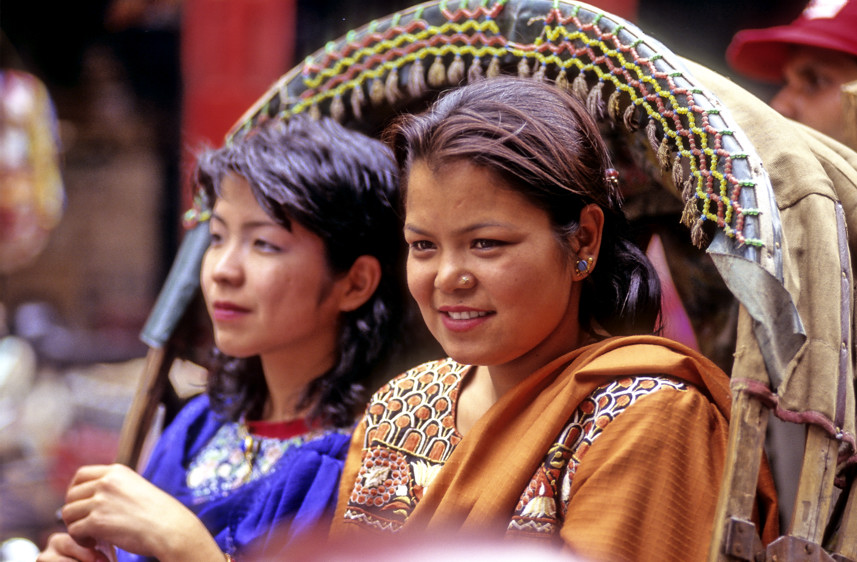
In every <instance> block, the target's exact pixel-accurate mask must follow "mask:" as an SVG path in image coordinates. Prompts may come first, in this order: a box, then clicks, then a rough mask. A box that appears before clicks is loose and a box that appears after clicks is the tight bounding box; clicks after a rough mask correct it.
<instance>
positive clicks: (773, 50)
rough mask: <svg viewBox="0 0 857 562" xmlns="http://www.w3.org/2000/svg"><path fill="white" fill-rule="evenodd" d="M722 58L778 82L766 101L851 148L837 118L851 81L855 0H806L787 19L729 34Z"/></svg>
mask: <svg viewBox="0 0 857 562" xmlns="http://www.w3.org/2000/svg"><path fill="white" fill-rule="evenodd" d="M726 60H727V61H728V63H729V64H730V65H731V66H732V68H734V69H735V70H736V71H738V72H740V73H742V74H744V75H746V76H748V77H750V78H755V79H758V80H763V81H768V82H775V83H783V84H784V85H783V86H782V88H781V89H780V91H779V92H778V93H777V94H776V95H775V96H774V98H773V99H772V100H771V106H772V107H773V108H774V109H776V110H777V111H779V112H780V113H782V114H783V115H785V116H786V117H790V118H792V119H795V120H796V121H800V122H801V123H803V124H805V125H808V126H810V127H812V128H814V129H816V130H818V131H821V132H822V133H824V134H826V135H828V136H830V137H833V138H834V139H836V140H838V141H840V142H843V143H846V144H849V145H851V148H854V149H857V132H855V131H850V130H849V128H854V127H857V124H855V123H850V121H849V120H847V119H844V118H843V102H842V87H843V85H845V84H848V83H849V82H853V81H857V0H811V1H810V3H809V4H808V5H807V6H806V8H804V10H803V12H801V14H800V16H798V18H797V19H795V20H794V21H793V22H791V23H790V24H788V25H781V26H777V27H769V28H766V29H745V30H742V31H739V32H738V33H736V34H735V36H734V37H733V39H732V42H731V43H730V44H729V47H728V48H727V50H726Z"/></svg>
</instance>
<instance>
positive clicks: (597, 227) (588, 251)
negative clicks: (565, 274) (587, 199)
mask: <svg viewBox="0 0 857 562" xmlns="http://www.w3.org/2000/svg"><path fill="white" fill-rule="evenodd" d="M603 230H604V211H603V210H602V209H601V207H599V206H598V205H595V204H589V205H587V206H585V207H584V208H583V209H582V210H581V211H580V227H579V228H578V229H577V232H575V233H574V235H573V236H572V237H571V240H570V241H569V243H570V244H571V249H572V251H574V253H575V254H576V255H577V257H578V259H582V260H589V258H592V262H591V263H590V266H589V269H590V270H591V268H593V267H595V264H596V262H597V261H598V252H599V250H600V249H601V233H602V232H603Z"/></svg>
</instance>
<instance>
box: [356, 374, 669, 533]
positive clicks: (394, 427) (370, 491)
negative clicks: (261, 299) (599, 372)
mask: <svg viewBox="0 0 857 562" xmlns="http://www.w3.org/2000/svg"><path fill="white" fill-rule="evenodd" d="M469 368H470V367H469V366H467V365H460V364H458V363H456V362H454V361H453V360H452V359H444V360H440V361H434V362H430V363H426V364H424V365H420V366H419V367H417V368H415V369H412V370H411V371H408V372H407V373H405V374H403V375H401V376H399V377H397V378H396V379H393V380H392V381H391V382H390V383H388V384H387V385H385V386H384V387H382V388H381V389H380V390H379V391H378V393H376V394H375V396H374V397H373V398H372V401H371V402H370V403H369V405H368V407H367V415H366V422H367V431H366V438H365V441H364V444H363V446H364V449H363V458H362V466H361V468H360V471H359V473H358V476H357V480H356V482H355V484H354V488H353V490H352V492H351V496H350V497H349V500H348V508H347V509H346V512H345V518H346V519H349V520H352V521H355V522H359V523H360V524H362V525H365V526H368V527H372V528H375V529H380V530H385V531H393V532H395V531H398V530H399V529H401V527H402V525H404V523H405V521H406V520H407V518H408V516H409V515H410V514H411V512H412V511H413V510H414V508H415V507H416V505H417V504H418V503H419V501H420V500H421V499H422V497H423V495H424V493H425V490H426V489H427V488H428V486H429V485H431V482H432V480H433V479H434V478H435V476H436V475H437V474H438V472H439V471H440V470H441V468H442V467H443V465H444V463H445V462H446V460H447V459H448V458H449V455H450V454H451V453H452V451H453V449H455V446H456V445H457V444H458V443H459V442H460V441H461V438H462V437H461V435H460V434H459V433H458V431H457V430H456V427H455V411H456V402H457V398H458V392H459V388H460V383H461V380H462V378H463V376H464V374H465V373H467V371H468V369H469ZM663 388H674V389H677V390H685V389H686V386H685V385H684V384H683V383H681V382H676V381H673V380H671V379H667V378H661V377H633V378H630V377H629V378H624V379H618V380H616V381H613V382H611V383H609V384H606V385H604V386H601V387H599V388H598V389H596V390H595V391H594V392H593V393H592V394H591V395H590V396H589V397H588V399H587V400H585V401H584V402H583V403H581V405H580V406H579V407H578V408H577V410H576V411H575V412H574V414H573V415H572V417H571V419H570V420H569V423H568V424H567V425H566V426H565V427H564V428H563V430H562V431H561V432H560V434H559V435H558V436H557V438H556V440H555V442H554V443H553V444H552V445H551V446H550V447H549V448H548V451H547V454H546V455H545V457H544V461H543V462H542V464H541V465H540V466H539V467H538V469H537V470H536V472H535V473H534V475H533V477H532V480H531V482H530V484H529V485H528V486H527V488H526V489H525V490H524V491H523V493H522V495H521V498H520V501H519V502H518V505H517V507H516V509H515V512H514V514H513V517H512V519H511V522H510V524H509V527H508V531H507V532H508V533H510V534H515V535H517V536H521V535H526V536H535V537H545V538H548V537H552V536H554V535H556V533H558V531H559V528H560V526H561V524H562V520H563V517H564V515H565V512H566V510H567V508H568V502H569V493H570V490H571V482H572V479H573V478H574V473H575V471H576V469H577V466H578V465H579V464H580V462H581V460H582V459H583V457H584V455H585V454H586V451H587V450H588V448H589V447H590V446H591V445H592V442H593V441H594V440H595V439H596V438H597V437H598V435H599V434H601V432H602V431H603V430H604V428H605V427H606V426H607V424H609V423H610V422H611V421H612V420H613V419H614V418H615V417H616V416H617V415H619V414H620V413H621V412H622V411H624V410H625V409H626V408H627V407H628V406H630V405H631V404H633V403H634V402H635V401H637V400H638V399H639V398H641V397H642V396H646V395H648V394H651V393H653V392H656V391H658V390H661V389H663Z"/></svg>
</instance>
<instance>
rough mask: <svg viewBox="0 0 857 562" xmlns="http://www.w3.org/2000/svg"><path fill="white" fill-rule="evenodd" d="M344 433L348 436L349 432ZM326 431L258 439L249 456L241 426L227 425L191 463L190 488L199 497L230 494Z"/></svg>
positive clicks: (255, 439) (188, 474)
mask: <svg viewBox="0 0 857 562" xmlns="http://www.w3.org/2000/svg"><path fill="white" fill-rule="evenodd" d="M341 431H342V432H343V433H345V434H347V433H348V430H341ZM326 432H327V430H318V431H313V432H310V433H305V434H303V435H299V436H297V437H292V438H290V439H276V438H267V437H255V436H254V438H253V448H254V450H255V453H254V454H252V455H247V454H245V446H244V435H243V434H244V432H242V430H241V424H238V423H226V424H223V426H222V427H221V428H220V429H219V430H218V431H217V433H216V434H215V435H214V437H212V439H211V441H210V442H209V443H208V444H207V445H206V446H205V447H203V449H202V450H201V451H200V452H199V454H198V455H197V456H196V458H194V459H193V461H192V462H191V464H190V467H189V468H188V472H187V486H188V488H190V489H191V490H192V491H193V494H194V496H195V497H198V498H208V497H216V496H223V495H226V494H228V493H229V492H230V491H232V490H235V489H237V488H239V487H241V486H243V485H244V484H246V483H248V482H252V481H253V480H256V479H257V478H261V477H262V476H265V475H266V474H268V473H270V472H271V471H272V470H273V469H274V467H275V466H276V464H277V461H279V460H280V458H281V457H282V456H283V454H284V453H285V452H286V451H287V450H288V449H290V448H292V447H299V446H301V445H303V444H304V443H306V442H309V441H312V440H313V439H316V438H317V437H320V436H321V435H323V434H325V433H326Z"/></svg>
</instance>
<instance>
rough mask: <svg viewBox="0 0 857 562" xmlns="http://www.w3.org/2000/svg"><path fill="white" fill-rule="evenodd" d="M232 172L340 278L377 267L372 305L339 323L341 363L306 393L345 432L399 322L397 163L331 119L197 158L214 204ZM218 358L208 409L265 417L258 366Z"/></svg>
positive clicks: (298, 121)
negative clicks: (370, 259) (356, 268)
mask: <svg viewBox="0 0 857 562" xmlns="http://www.w3.org/2000/svg"><path fill="white" fill-rule="evenodd" d="M229 172H233V173H235V174H238V175H240V176H242V177H243V178H244V179H246V180H247V182H248V183H249V184H250V188H251V189H252V191H253V194H254V196H255V197H256V200H257V201H258V202H259V204H260V205H261V206H262V208H263V209H264V210H265V211H266V212H267V213H268V215H269V216H270V217H271V218H273V219H274V220H275V221H276V222H277V223H279V224H281V225H283V226H284V227H285V228H291V224H292V221H296V222H298V223H300V224H301V225H302V226H303V227H305V228H307V229H308V230H310V231H312V232H313V233H314V234H316V235H317V236H319V237H320V238H321V239H322V240H323V242H324V246H325V250H326V258H327V263H328V265H329V267H330V269H331V271H332V272H333V273H334V274H336V273H342V272H345V271H348V269H349V268H350V267H351V266H352V265H353V263H354V261H355V260H356V259H357V258H358V257H360V256H362V255H370V256H374V257H376V258H377V259H378V261H379V262H380V264H381V269H382V277H381V281H380V284H379V286H378V288H377V290H376V291H375V293H374V294H373V295H372V297H371V298H370V299H369V300H368V301H367V302H366V303H364V304H363V305H362V306H361V307H359V308H358V309H357V310H354V311H351V312H347V313H344V314H343V318H342V325H341V331H340V335H339V342H338V344H339V345H338V359H337V361H336V364H335V365H334V366H333V367H332V368H331V369H330V370H329V371H327V372H326V373H324V374H323V375H321V376H320V377H318V378H317V379H315V380H314V381H312V382H311V383H310V384H309V385H308V388H306V390H305V392H304V396H303V400H302V405H303V406H307V405H309V404H311V403H313V404H314V407H313V409H312V411H311V412H310V417H312V418H314V419H320V420H321V421H322V422H323V423H325V424H330V425H336V426H345V425H349V424H350V423H352V422H353V418H354V415H355V414H356V411H355V410H356V408H357V407H358V406H360V405H362V402H363V392H364V390H365V388H364V386H365V384H366V382H367V380H368V379H369V378H370V376H371V375H372V371H373V370H374V369H375V368H376V367H377V366H378V364H379V363H380V362H381V361H382V360H383V359H385V358H386V357H387V355H388V354H389V352H390V351H391V342H393V341H394V340H395V338H396V333H397V331H398V328H399V325H400V322H401V315H402V308H403V295H404V287H403V282H402V279H401V276H402V267H401V261H402V256H403V245H402V243H401V241H400V238H401V222H400V218H399V216H398V214H397V210H398V206H399V195H398V186H397V181H398V178H397V174H396V165H395V162H394V160H393V158H392V154H391V153H390V151H389V149H388V148H387V147H386V146H384V144H383V143H381V142H380V141H377V140H375V139H371V138H368V137H366V136H365V135H363V134H361V133H358V132H356V131H353V130H349V129H346V128H345V127H343V126H341V125H339V124H338V123H336V122H335V121H333V120H332V119H330V118H321V119H320V120H317V121H316V120H312V119H310V118H309V117H307V116H305V115H296V116H293V117H292V118H290V119H289V120H288V121H272V122H270V123H268V124H266V125H264V126H262V127H260V128H259V129H258V130H256V131H253V132H252V133H250V134H249V135H248V136H246V137H242V138H240V139H238V140H236V141H234V142H232V143H231V144H227V145H226V146H224V147H222V148H220V149H218V150H214V151H209V152H206V153H204V154H203V155H202V156H201V157H200V158H199V160H198V164H197V170H196V181H197V183H198V185H199V186H200V188H201V189H202V191H203V193H204V195H205V196H206V197H207V198H208V200H209V201H210V202H211V203H213V201H214V198H216V197H218V196H219V195H220V189H221V182H222V181H223V178H224V176H225V175H226V174H227V173H229ZM215 355H216V361H215V367H214V369H213V371H212V373H211V375H210V377H209V384H208V393H209V396H210V398H211V401H212V407H213V408H214V409H215V410H216V411H218V412H220V413H222V414H223V415H225V416H227V417H228V418H230V419H237V418H238V417H240V416H241V415H242V414H245V415H260V414H261V408H262V406H263V405H264V403H265V399H266V398H267V396H268V389H267V386H266V384H265V379H264V377H263V373H262V365H261V360H260V358H259V357H251V358H247V359H239V358H234V357H228V356H226V355H225V354H223V353H220V352H219V351H215Z"/></svg>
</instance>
